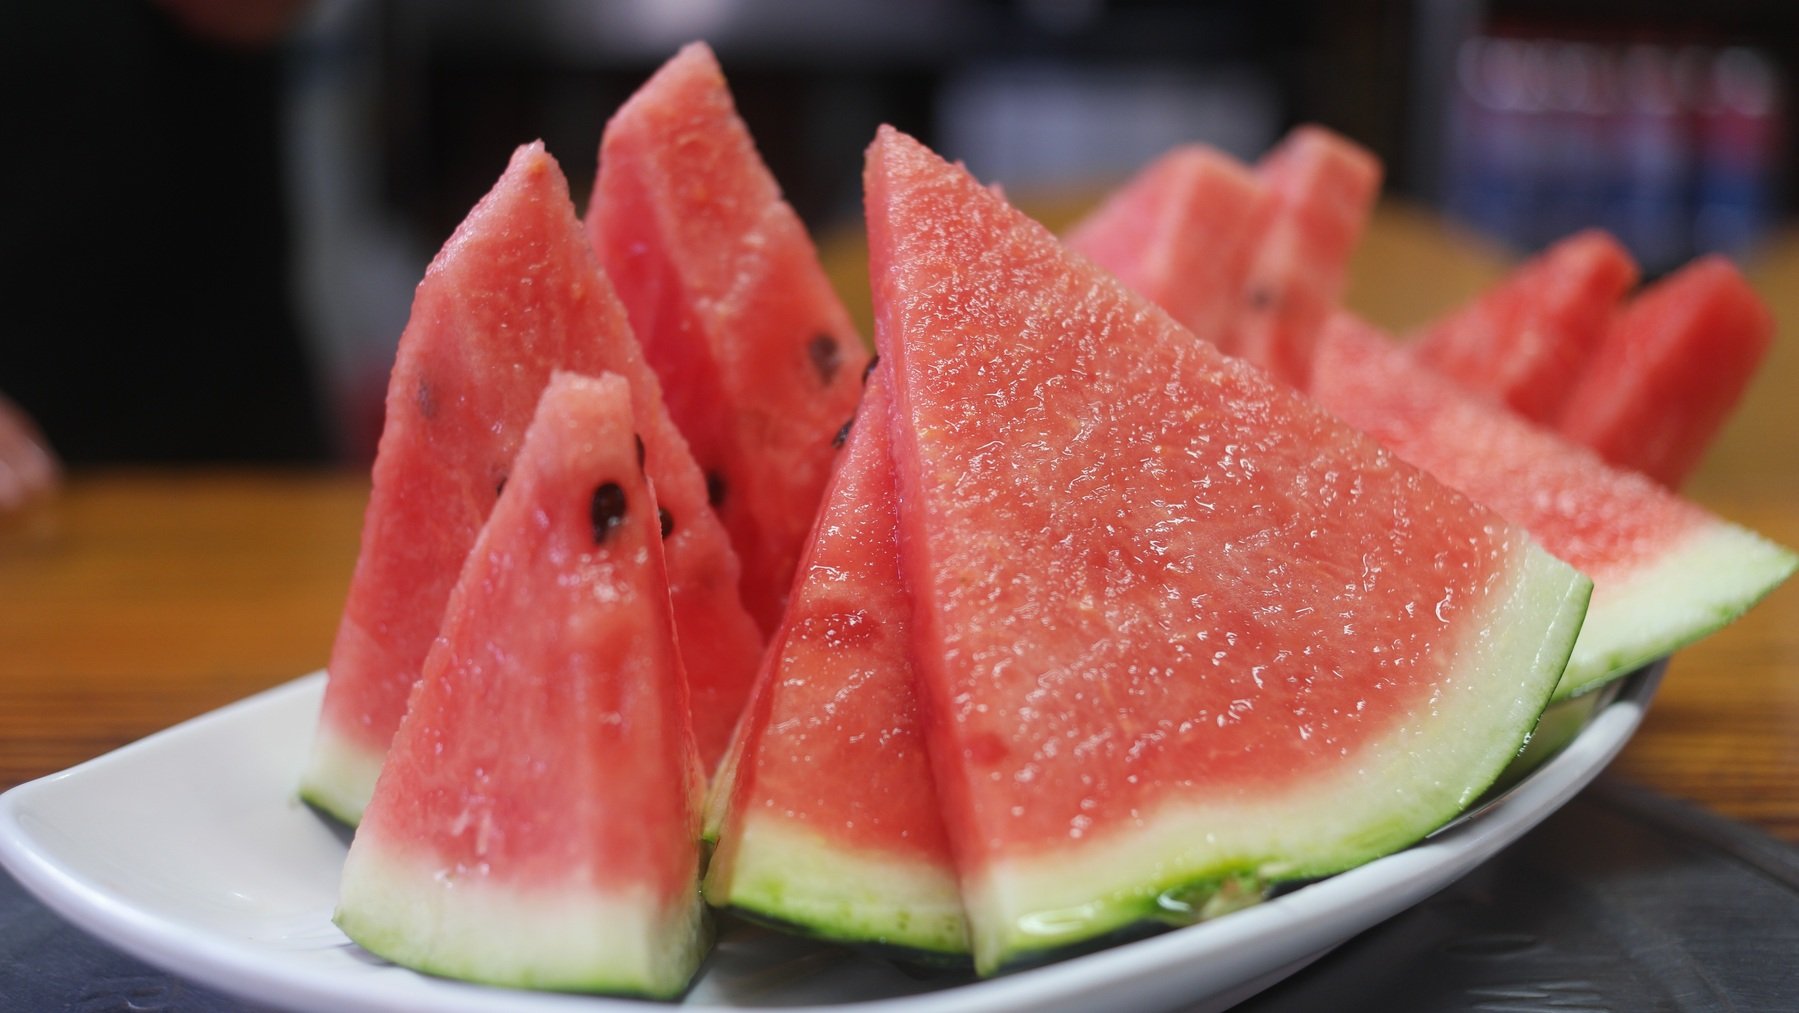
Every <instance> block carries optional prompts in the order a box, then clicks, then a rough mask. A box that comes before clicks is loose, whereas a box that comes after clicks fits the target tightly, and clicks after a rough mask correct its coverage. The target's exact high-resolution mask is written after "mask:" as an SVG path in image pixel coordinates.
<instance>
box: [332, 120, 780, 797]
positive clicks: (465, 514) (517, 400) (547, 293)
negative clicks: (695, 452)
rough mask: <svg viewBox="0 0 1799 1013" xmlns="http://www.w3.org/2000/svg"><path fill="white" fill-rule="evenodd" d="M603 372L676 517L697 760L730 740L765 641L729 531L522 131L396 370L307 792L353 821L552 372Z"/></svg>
mask: <svg viewBox="0 0 1799 1013" xmlns="http://www.w3.org/2000/svg"><path fill="white" fill-rule="evenodd" d="M557 368H569V369H573V370H576V371H579V372H584V373H588V374H594V373H599V372H603V371H607V370H611V371H615V372H618V373H620V374H622V375H624V376H625V377H627V378H628V380H629V381H630V383H631V384H632V387H633V389H634V390H635V391H636V392H637V397H636V399H635V402H634V403H635V410H636V411H637V413H638V432H639V433H640V434H641V435H642V437H643V441H644V450H645V461H646V466H647V467H648V468H649V472H650V476H651V478H652V479H653V480H654V482H655V484H656V492H657V495H658V497H659V498H660V502H661V505H662V507H663V508H664V509H666V510H667V511H668V513H669V516H670V520H671V523H672V531H671V532H670V535H669V539H668V542H667V545H666V549H667V553H668V565H669V572H670V578H671V582H672V593H673V600H674V608H675V615H676V621H677V623H678V624H679V625H680V628H681V629H683V630H691V631H692V633H691V634H690V635H686V636H683V638H682V641H681V645H682V650H683V652H684V654H685V660H686V662H687V667H688V672H689V677H690V678H691V680H692V683H693V699H694V702H695V706H696V708H697V713H696V715H695V722H696V725H697V727H698V731H699V735H700V742H701V749H702V752H703V753H704V754H705V756H706V757H707V761H708V762H712V761H713V760H715V759H716V758H717V757H718V755H719V753H721V752H722V751H723V749H724V746H725V742H726V740H727V739H728V738H729V735H730V728H731V725H732V724H733V722H734V721H735V720H736V715H737V713H738V711H739V710H740V709H741V707H742V704H743V700H744V698H745V697H746V696H747V695H748V692H749V686H750V684H751V682H752V680H753V679H754V676H755V668H756V665H757V662H758V656H759V653H760V650H761V636H760V634H759V632H758V631H757V629H756V626H755V623H754V621H753V620H752V619H750V617H749V615H748V613H747V612H745V611H744V608H743V605H742V603H741V601H740V599H739V598H738V596H737V579H738V570H737V562H736V559H735V558H734V557H733V554H732V551H731V547H730V543H729V540H728V538H727V536H726V534H725V532H724V530H723V528H722V527H721V526H720V524H719V522H718V519H717V518H716V517H715V516H714V515H713V514H712V513H711V510H710V508H709V507H708V506H707V503H706V489H705V482H704V479H703V478H702V477H701V475H700V472H699V469H698V467H697V466H696V465H695V464H694V462H693V460H692V458H691V457H690V456H689V455H688V452H687V447H686V445H685V443H684V442H683V440H682V439H681V436H680V434H679V433H678V432H677V431H676V430H675V428H674V426H673V424H672V423H671V422H670V421H669V419H668V417H667V414H666V412H665V411H664V410H663V408H662V405H661V402H660V394H659V387H658V385H657V383H656V378H655V376H654V375H653V374H652V373H651V372H650V371H649V369H648V368H647V367H646V366H645V365H644V363H643V360H642V357H641V354H640V353H639V352H638V350H637V347H636V344H635V342H634V340H633V339H632V337H631V330H630V325H629V323H628V322H627V321H626V319H625V315H624V311H623V310H622V309H621V308H620V306H619V303H618V300H617V298H616V297H615V296H614V294H613V292H612V288H611V286H610V285H609V284H608V283H607V280H606V278H605V276H604V275H603V274H601V273H600V271H599V269H598V266H597V265H596V263H595V261H594V257H593V253H592V251H591V249H590V248H589V247H588V244H587V238H586V236H585V234H584V233H583V232H582V229H581V224H580V221H579V220H578V219H577V218H576V217H575V213H574V208H573V205H572V204H571V203H570V201H569V197H568V187H567V183H566V181H565V180H564V179H563V177H562V173H561V170H560V169H559V168H558V167H557V165H556V163H555V160H554V159H552V158H551V157H550V156H549V155H548V154H547V153H546V152H545V151H544V149H543V146H542V145H541V144H531V145H527V146H525V147H522V148H520V149H519V150H518V152H517V153H515V154H514V155H513V157H512V161H511V164H510V165H508V166H507V169H506V172H505V174H504V175H502V176H501V177H500V180H499V182H498V183H496V184H495V186H494V189H493V190H492V192H490V193H489V194H488V195H487V196H486V197H485V198H483V199H482V201H481V202H480V203H479V204H477V205H476V206H475V208H474V210H472V211H471V212H470V213H469V216H468V218H467V220H465V221H464V222H463V223H462V225H461V226H460V227H459V228H458V229H457V230H456V233H455V234H454V235H453V236H451V238H450V240H449V242H448V243H446V244H445V246H444V248H443V251H442V252H441V253H439V254H438V256H437V258H436V259H435V260H434V261H433V262H432V264H431V267H430V269H429V270H428V271H427V272H426V274H425V278H424V280H423V281H422V282H421V283H420V284H419V287H418V292H417V293H416V295H415V296H414V300H413V309H412V318H411V320H410V321H409V322H408V323H407V325H406V330H405V333H404V334H402V335H401V338H400V347H399V351H398V354H397V356H396V358H395V361H394V368H393V373H392V376H391V378H390V380H389V384H388V395H387V421H386V427H385V429H384V430H383V432H382V437H381V445H380V448H379V451H378V453H377V455H376V459H375V467H374V487H373V490H372V492H371V494H370V497H369V506H368V511H367V516H366V517H365V519H364V522H363V532H362V548H361V553H360V555H359V556H358V558H357V563H356V571H355V574H354V575H353V576H352V578H351V582H350V592H349V599H348V601H347V602H346V604H345V606H344V614H343V618H342V620H341V621H340V624H339V627H338V634H337V641H336V643H335V644H334V645H333V647H332V652H331V661H330V666H329V671H330V681H329V682H328V683H327V685H326V690H325V703H324V708H323V711H322V713H321V715H320V719H319V729H318V736H317V738H316V740H315V743H314V747H313V755H312V758H311V763H310V767H309V769H308V771H307V773H306V776H305V780H304V782H303V784H302V787H301V792H302V794H303V795H304V796H305V797H306V798H307V799H308V800H310V801H312V802H314V803H315V804H317V805H319V806H320V807H321V808H323V809H325V810H326V811H328V812H331V813H332V814H334V815H336V816H337V817H339V818H341V819H343V820H345V821H346V822H351V823H354V822H355V821H356V820H357V818H358V817H359V816H360V814H361V812H362V807H363V805H364V804H365V803H366V802H367V801H368V795H369V792H370V791H371V790H372V789H373V786H374V781H375V775H376V772H377V771H378V770H379V769H380V764H381V758H382V757H383V756H384V755H385V753H386V751H387V744H388V741H389V740H390V739H391V738H392V736H393V732H394V729H396V728H398V727H399V724H400V718H401V716H402V715H403V714H404V712H405V706H406V694H407V692H408V691H409V690H410V689H411V687H412V684H413V682H414V681H415V680H416V679H417V678H418V674H419V669H420V666H421V665H422V664H423V662H424V658H425V653H426V651H428V650H429V649H430V647H431V643H432V640H433V639H435V637H436V636H437V629H438V624H439V622H440V621H441V619H442V617H443V606H444V602H445V601H446V600H447V599H448V597H449V593H450V586H451V584H452V583H454V581H455V579H456V574H457V572H458V571H459V570H460V569H461V566H462V561H463V559H464V557H466V556H467V555H468V550H469V546H470V545H472V544H474V540H475V534H476V532H478V531H479V530H480V527H481V524H482V522H483V521H484V520H486V517H487V512H488V511H489V510H490V509H491V508H492V506H493V503H494V501H495V498H496V497H497V495H498V493H499V489H500V487H501V486H502V485H503V484H504V483H505V482H506V481H507V475H508V473H509V472H510V470H511V465H512V458H513V455H514V453H515V452H516V451H517V448H518V446H519V441H520V439H521V437H522V436H523V433H524V429H525V425H526V424H527V423H528V422H529V421H530V419H531V413H532V411H533V409H534V406H535V405H536V403H537V397H538V395H539V393H540V392H541V391H542V390H543V386H544V384H545V383H546V382H547V381H548V379H549V376H550V373H551V371H552V370H554V369H557Z"/></svg>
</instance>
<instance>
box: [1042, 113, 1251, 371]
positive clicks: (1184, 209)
mask: <svg viewBox="0 0 1799 1013" xmlns="http://www.w3.org/2000/svg"><path fill="white" fill-rule="evenodd" d="M1271 199H1272V194H1271V193H1270V192H1269V190H1268V189H1267V188H1266V187H1264V186H1262V184H1261V182H1260V181H1258V180H1257V179H1256V177H1255V176H1254V175H1253V174H1252V173H1250V172H1249V171H1248V170H1247V169H1245V168H1243V166H1241V165H1240V164H1238V163H1237V161H1236V160H1235V159H1232V158H1231V157H1230V156H1228V155H1225V154H1223V153H1221V152H1218V151H1214V150H1212V149H1210V148H1207V147H1205V146H1204V145H1199V144H1189V145H1183V146H1181V147H1179V148H1176V149H1174V150H1173V151H1170V152H1169V153H1167V154H1166V155H1163V156H1162V157H1161V158H1158V159H1156V160H1155V161H1154V162H1152V163H1150V164H1149V166H1148V167H1146V168H1145V169H1144V170H1143V171H1142V172H1140V173H1138V174H1137V176H1136V178H1134V179H1132V180H1131V181H1130V182H1129V183H1127V184H1126V185H1125V186H1124V187H1122V188H1121V189H1120V190H1119V191H1118V192H1117V193H1115V194H1113V195H1112V196H1111V197H1110V198H1108V199H1107V200H1106V201H1105V203H1103V204H1102V205H1100V207H1099V208H1098V209H1096V210H1095V211H1094V212H1093V213H1092V214H1090V215H1088V216H1087V217H1086V218H1085V219H1083V220H1082V221H1081V222H1080V223H1079V224H1077V225H1076V226H1075V227H1074V228H1073V229H1072V230H1070V231H1069V233H1068V238H1067V242H1068V245H1069V246H1070V247H1072V248H1073V249H1074V250H1076V251H1077V252H1079V253H1082V254H1085V255H1086V256H1087V257H1089V258H1090V259H1092V260H1093V262H1094V263H1096V264H1098V265H1100V266H1101V267H1103V268H1105V269H1106V270H1108V271H1111V272H1112V273H1113V274H1114V275H1116V276H1117V277H1118V280H1120V281H1122V282H1124V283H1125V284H1126V285H1128V286H1130V287H1131V288H1132V289H1134V290H1135V291H1136V292H1138V293H1139V294H1140V295H1142V296H1144V297H1145V298H1147V299H1149V300H1150V301H1151V302H1154V303H1155V304H1156V305H1158V306H1160V307H1162V308H1163V309H1165V310H1167V311H1168V314H1169V315H1170V316H1172V317H1174V319H1175V320H1176V321H1178V322H1179V323H1180V324H1181V326H1183V327H1185V328H1187V329H1188V330H1190V331H1192V332H1193V333H1194V334H1197V335H1199V336H1200V337H1202V338H1206V339H1207V340H1210V341H1218V340H1221V339H1222V338H1223V337H1224V328H1225V326H1226V324H1227V323H1228V322H1229V320H1230V317H1231V315H1232V314H1234V313H1235V312H1236V310H1237V301H1236V297H1237V295H1238V294H1239V293H1240V292H1241V291H1242V285H1243V279H1244V276H1245V274H1246V273H1247V272H1248V270H1249V264H1248V257H1249V254H1250V252H1251V243H1250V238H1251V235H1252V234H1255V235H1256V236H1258V237H1259V235H1260V230H1261V229H1262V228H1263V227H1265V222H1266V215H1267V214H1269V213H1270V212H1271V210H1272V206H1271V205H1270V204H1269V203H1268V202H1269V201H1270V200H1271Z"/></svg>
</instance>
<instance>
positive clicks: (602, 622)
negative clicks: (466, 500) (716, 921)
mask: <svg viewBox="0 0 1799 1013" xmlns="http://www.w3.org/2000/svg"><path fill="white" fill-rule="evenodd" d="M633 416H634V412H633V411H632V405H631V391H630V390H629V388H628V387H627V385H626V383H625V381H624V380H622V379H620V378H619V377H617V376H614V375H608V376H605V377H602V378H600V379H588V378H584V377H576V376H573V375H570V374H558V375H557V376H556V377H555V378H553V379H552V380H551V381H550V384H549V387H548V388H547V389H546V390H545V391H544V395H543V403H542V406H541V407H540V408H539V409H538V411H537V414H536V419H535V421H533V422H532V423H531V426H530V429H529V431H528V432H527V433H526V435H525V441H524V446H523V448H522V449H521V450H520V451H519V454H518V457H517V460H516V463H515V464H514V466H513V469H512V474H511V477H510V479H509V480H508V482H507V487H506V491H505V492H504V493H503V494H502V495H501V497H500V500H499V503H498V504H497V505H496V506H495V507H494V509H493V515H492V517H491V518H490V519H489V520H488V523H487V525H486V527H484V528H483V529H482V531H481V534H480V537H479V539H478V540H477V541H476V542H475V545H474V549H473V551H471V552H470V553H469V555H468V563H467V566H465V567H464V568H463V570H462V573H461V577H460V579H459V581H458V582H457V584H456V587H455V590H454V592H453V593H452V594H451V596H450V601H449V605H448V607H447V609H446V610H445V612H444V626H443V632H442V636H441V637H440V639H439V640H438V641H437V643H436V645H435V646H434V647H433V648H432V650H431V653H430V655H429V657H427V658H426V661H425V667H424V674H423V676H422V677H421V679H420V680H419V683H418V687H417V689H416V690H414V691H413V693H412V695H411V697H412V698H411V706H410V708H409V709H408V710H407V713H406V718H405V720H404V721H403V722H402V723H401V725H400V730H399V732H398V734H396V735H395V737H394V742H393V750H392V753H391V754H390V756H389V758H388V762H387V765H386V767H385V768H383V770H382V772H381V778H380V781H379V782H378V784H377V785H376V788H375V795H374V798H373V799H372V800H371V801H370V802H369V806H368V810H367V812H366V813H365V814H364V818H363V821H362V825H361V826H360V827H359V828H358V829H357V831H356V838H355V840H354V841H353V842H352V843H351V845H350V853H349V856H348V858H347V859H346V860H345V862H344V872H343V882H342V887H341V891H340V897H339V902H338V908H337V914H336V921H337V923H338V925H339V926H341V927H342V928H343V930H344V931H345V932H346V933H347V934H349V936H350V938H352V939H354V940H356V941H357V942H358V943H361V944H362V946H363V947H364V948H366V949H368V950H370V951H371V952H374V953H377V954H379V955H381V956H383V957H386V958H388V959H389V960H392V961H394V962H396V963H399V964H403V965H405V966H408V967H413V968H417V969H420V970H424V971H429V972H431V973H433V974H442V975H447V976H450V977H455V978H464V979H468V980H472V981H482V982H489V983H493V984H501V985H515V986H520V987H530V988H549V989H563V990H580V991H603V992H617V993H626V994H637V995H648V996H658V997H667V996H673V995H678V994H679V993H680V992H681V991H683V990H684V989H685V988H686V987H687V982H688V980H689V979H690V978H691V977H692V975H693V972H694V969H695V968H696V967H697V966H698V965H699V962H700V959H701V958H702V957H704V956H705V952H706V942H707V937H708V932H707V922H706V918H705V908H704V904H703V903H702V902H701V900H700V894H699V869H700V850H699V837H698V829H699V826H698V818H699V817H698V792H699V791H700V783H701V775H700V772H699V770H698V763H697V756H696V754H695V751H694V741H693V732H692V728H691V726H690V725H689V724H688V720H687V699H686V696H687V694H686V682H685V680H684V678H683V677H682V673H681V662H680V657H679V654H678V652H677V650H676V648H675V642H674V626H673V621H672V618H671V615H670V612H669V601H668V589H667V584H666V583H665V579H664V571H663V565H662V544H661V543H662V536H661V530H660V528H661V522H660V519H659V517H658V510H657V506H656V500H655V499H654V497H653V496H652V495H651V492H650V483H649V481H648V479H647V478H646V477H645V476H644V475H643V473H642V471H641V470H640V469H641V467H642V465H641V464H640V463H639V461H638V457H637V449H636V448H637V445H638V444H637V439H636V434H635V433H634V431H633V430H634V421H633Z"/></svg>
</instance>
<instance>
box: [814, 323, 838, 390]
mask: <svg viewBox="0 0 1799 1013" xmlns="http://www.w3.org/2000/svg"><path fill="white" fill-rule="evenodd" d="M806 354H807V355H809V356H811V357H812V368H813V369H816V370H818V378H819V379H820V380H822V381H823V382H825V383H827V384H829V383H830V382H831V380H832V379H833V378H834V377H836V375H837V367H838V366H839V365H841V364H842V363H843V351H842V350H841V349H839V348H838V347H837V339H836V338H833V337H831V336H830V335H829V334H820V335H819V336H818V337H816V338H813V339H812V343H811V344H810V345H807V346H806Z"/></svg>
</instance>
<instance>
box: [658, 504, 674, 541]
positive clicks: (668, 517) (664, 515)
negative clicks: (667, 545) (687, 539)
mask: <svg viewBox="0 0 1799 1013" xmlns="http://www.w3.org/2000/svg"><path fill="white" fill-rule="evenodd" d="M656 519H657V520H659V521H661V522H662V537H664V538H667V537H668V536H669V535H672V534H674V533H675V515H674V514H671V513H669V512H668V508H667V507H657V508H656Z"/></svg>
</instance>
